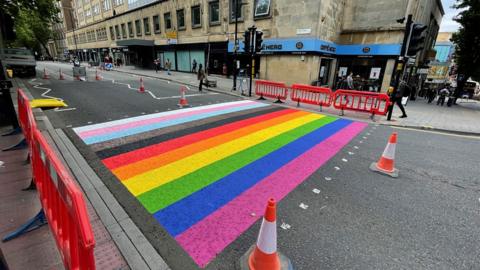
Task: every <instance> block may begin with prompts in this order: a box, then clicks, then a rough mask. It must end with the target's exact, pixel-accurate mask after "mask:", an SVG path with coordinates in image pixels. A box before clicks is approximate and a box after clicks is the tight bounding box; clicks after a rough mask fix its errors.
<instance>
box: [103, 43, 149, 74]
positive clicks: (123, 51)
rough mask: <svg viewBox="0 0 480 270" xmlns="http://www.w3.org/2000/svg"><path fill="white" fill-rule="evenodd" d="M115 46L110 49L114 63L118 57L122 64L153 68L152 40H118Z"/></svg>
mask: <svg viewBox="0 0 480 270" xmlns="http://www.w3.org/2000/svg"><path fill="white" fill-rule="evenodd" d="M117 46H118V47H117V48H113V49H112V54H113V58H114V61H115V63H117V60H118V59H120V61H121V64H122V65H133V66H137V67H142V68H153V60H154V57H155V55H154V44H153V40H141V39H128V40H119V41H117ZM114 50H115V51H114Z"/></svg>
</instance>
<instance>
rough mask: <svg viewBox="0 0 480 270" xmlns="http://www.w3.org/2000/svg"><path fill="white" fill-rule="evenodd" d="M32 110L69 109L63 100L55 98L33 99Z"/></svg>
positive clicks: (31, 102)
mask: <svg viewBox="0 0 480 270" xmlns="http://www.w3.org/2000/svg"><path fill="white" fill-rule="evenodd" d="M30 106H31V107H32V108H57V107H67V104H66V103H65V102H63V100H59V99H54V98H43V99H33V100H31V101H30Z"/></svg>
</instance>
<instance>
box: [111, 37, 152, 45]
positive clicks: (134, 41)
mask: <svg viewBox="0 0 480 270" xmlns="http://www.w3.org/2000/svg"><path fill="white" fill-rule="evenodd" d="M153 45H154V43H153V40H143V39H127V40H119V41H117V46H153Z"/></svg>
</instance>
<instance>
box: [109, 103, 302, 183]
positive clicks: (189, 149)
mask: <svg viewBox="0 0 480 270" xmlns="http://www.w3.org/2000/svg"><path fill="white" fill-rule="evenodd" d="M307 114H309V113H308V112H303V111H297V112H294V113H291V114H287V115H283V116H281V117H277V118H273V119H270V120H267V121H265V122H262V123H258V124H254V125H251V126H247V127H244V128H241V129H238V130H235V131H232V132H229V133H225V134H222V135H219V136H216V137H212V138H210V139H206V140H204V141H200V142H197V143H193V144H189V145H187V146H184V147H182V148H178V149H175V150H172V151H169V152H166V153H162V154H160V155H158V156H154V157H151V158H147V159H144V160H140V161H138V162H135V163H131V164H128V165H125V166H122V167H119V168H116V169H115V170H113V173H114V174H115V175H116V176H117V177H118V178H119V179H120V180H125V179H128V178H131V177H133V176H135V175H138V174H142V173H144V172H147V171H150V170H153V169H156V168H159V167H162V166H165V165H167V164H169V163H171V162H174V161H177V160H180V159H182V158H185V157H188V156H191V155H193V154H195V153H198V152H202V151H204V150H207V149H209V148H212V147H215V146H217V145H220V144H223V143H226V142H229V141H232V140H235V139H237V138H240V137H243V136H246V135H248V134H251V133H253V132H256V131H259V130H262V129H265V128H268V127H271V126H273V125H277V124H280V123H283V122H286V121H289V120H292V119H295V118H298V117H301V116H305V115H307Z"/></svg>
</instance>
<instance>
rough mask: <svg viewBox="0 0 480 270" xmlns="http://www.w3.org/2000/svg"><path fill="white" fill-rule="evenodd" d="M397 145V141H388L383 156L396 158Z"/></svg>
mask: <svg viewBox="0 0 480 270" xmlns="http://www.w3.org/2000/svg"><path fill="white" fill-rule="evenodd" d="M395 145H396V144H395V143H388V144H387V147H385V150H384V151H383V155H382V156H383V157H384V158H388V159H395Z"/></svg>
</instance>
